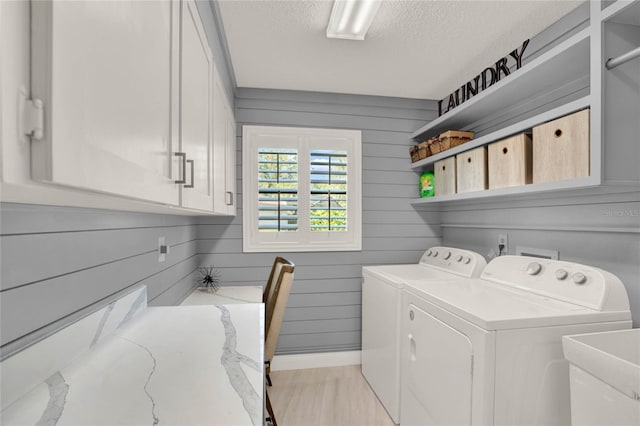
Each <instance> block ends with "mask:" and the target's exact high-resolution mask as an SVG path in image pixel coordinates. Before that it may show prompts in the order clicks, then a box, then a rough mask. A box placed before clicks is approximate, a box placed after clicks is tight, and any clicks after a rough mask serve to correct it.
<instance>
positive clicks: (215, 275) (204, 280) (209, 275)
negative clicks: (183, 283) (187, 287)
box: [196, 266, 220, 293]
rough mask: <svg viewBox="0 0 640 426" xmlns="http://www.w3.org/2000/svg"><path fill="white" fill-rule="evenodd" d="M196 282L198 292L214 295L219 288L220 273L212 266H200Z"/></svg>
mask: <svg viewBox="0 0 640 426" xmlns="http://www.w3.org/2000/svg"><path fill="white" fill-rule="evenodd" d="M196 281H197V282H198V284H199V285H198V288H200V290H203V291H209V292H211V293H215V292H216V291H217V290H218V289H219V288H220V284H219V283H220V271H219V270H217V269H216V268H215V267H213V266H201V267H199V268H198V278H197V279H196Z"/></svg>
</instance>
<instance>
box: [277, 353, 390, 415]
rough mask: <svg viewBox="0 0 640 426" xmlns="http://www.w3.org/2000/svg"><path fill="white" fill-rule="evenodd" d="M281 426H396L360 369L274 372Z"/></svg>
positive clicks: (351, 366) (350, 367)
mask: <svg viewBox="0 0 640 426" xmlns="http://www.w3.org/2000/svg"><path fill="white" fill-rule="evenodd" d="M270 376H271V381H272V383H273V386H272V387H268V388H267V392H268V393H269V398H270V399H271V405H272V406H273V412H274V414H275V417H276V420H277V422H278V426H393V425H394V423H393V421H392V420H391V418H390V417H389V415H388V414H387V412H386V411H385V409H384V408H383V407H382V404H380V401H378V398H376V396H375V394H374V393H373V391H372V390H371V388H370V387H369V385H368V384H367V381H366V380H365V378H364V377H363V376H362V374H361V373H360V366H359V365H350V366H345V367H330V368H309V369H305V370H289V371H272V372H271V375H270Z"/></svg>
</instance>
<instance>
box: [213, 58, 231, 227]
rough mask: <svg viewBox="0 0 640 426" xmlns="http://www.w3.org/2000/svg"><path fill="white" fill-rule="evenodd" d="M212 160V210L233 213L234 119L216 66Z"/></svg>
mask: <svg viewBox="0 0 640 426" xmlns="http://www.w3.org/2000/svg"><path fill="white" fill-rule="evenodd" d="M213 126H214V138H213V150H214V153H213V162H214V167H213V169H214V180H213V185H214V202H213V210H214V212H215V213H218V214H221V215H226V216H235V215H236V121H235V117H234V114H233V107H232V103H231V101H230V100H229V98H228V97H227V95H226V92H225V90H224V86H223V84H222V80H221V79H220V74H219V73H218V70H217V68H216V69H215V72H214V107H213Z"/></svg>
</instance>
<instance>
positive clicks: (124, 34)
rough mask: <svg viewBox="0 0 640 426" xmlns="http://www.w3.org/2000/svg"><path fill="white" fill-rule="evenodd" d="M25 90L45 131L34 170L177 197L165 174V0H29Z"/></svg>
mask: <svg viewBox="0 0 640 426" xmlns="http://www.w3.org/2000/svg"><path fill="white" fill-rule="evenodd" d="M31 8H32V15H31V18H32V23H31V28H32V73H33V75H32V95H33V96H34V97H36V98H40V99H42V100H43V101H44V110H45V117H44V122H45V134H44V139H43V140H40V141H34V142H32V158H31V160H32V164H31V166H32V167H31V168H32V172H31V173H32V177H33V178H34V179H35V180H41V181H46V182H53V183H57V184H62V185H65V186H72V187H76V188H83V189H88V190H92V191H99V192H105V193H110V194H117V195H120V196H126V197H132V198H136V199H142V200H147V201H154V202H160V203H166V204H173V205H177V204H178V203H179V187H178V186H177V185H176V184H175V183H174V180H173V177H172V164H173V161H172V157H173V151H174V146H173V144H174V143H175V142H177V141H174V138H172V133H171V125H172V122H171V85H172V78H175V76H174V75H172V68H171V60H172V53H173V52H172V46H173V43H172V41H174V39H173V38H174V37H177V34H176V31H175V28H176V25H175V22H177V21H175V20H177V19H178V16H177V12H179V10H178V9H176V8H175V7H174V3H172V2H140V1H134V0H130V1H114V2H112V1H89V0H87V1H34V2H32V3H31Z"/></svg>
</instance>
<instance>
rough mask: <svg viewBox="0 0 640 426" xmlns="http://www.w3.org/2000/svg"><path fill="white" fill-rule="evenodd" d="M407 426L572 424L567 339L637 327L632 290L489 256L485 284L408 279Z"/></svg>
mask: <svg viewBox="0 0 640 426" xmlns="http://www.w3.org/2000/svg"><path fill="white" fill-rule="evenodd" d="M402 310H403V319H402V332H403V342H402V355H401V356H402V382H401V383H402V390H401V392H402V402H401V415H400V419H401V424H402V425H412V426H413V425H438V426H445V425H505V426H506V425H509V426H516V425H545V426H548V425H569V424H571V414H570V398H569V366H568V363H567V361H566V360H565V359H564V356H563V352H562V336H563V335H568V334H580V333H589V332H596V331H606V330H619V329H626V328H631V312H630V310H629V301H628V298H627V293H626V290H625V288H624V286H623V284H622V282H621V281H620V280H619V279H618V278H617V277H615V276H614V275H612V274H610V273H608V272H606V271H603V270H600V269H597V268H594V267H589V266H585V265H580V264H576V263H570V262H562V261H556V260H546V259H539V258H532V257H524V256H501V257H497V258H495V259H493V260H492V261H491V262H490V263H489V264H488V265H487V266H486V268H485V269H484V271H483V272H482V275H481V277H480V278H479V279H462V280H458V281H457V282H447V283H439V282H436V281H432V282H428V281H422V282H418V281H414V282H407V284H406V285H405V289H404V296H403V301H402Z"/></svg>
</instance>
